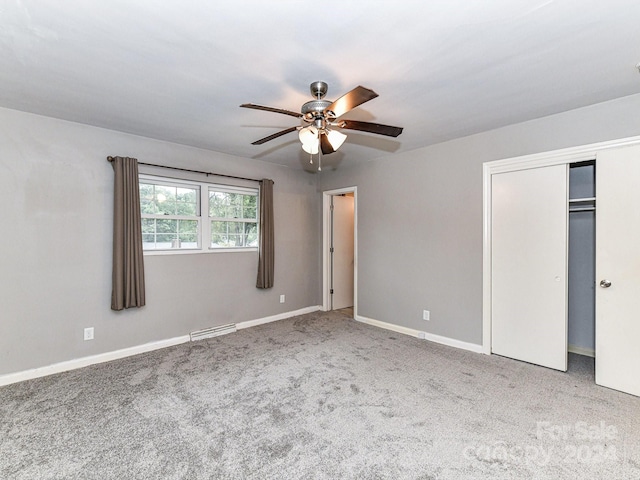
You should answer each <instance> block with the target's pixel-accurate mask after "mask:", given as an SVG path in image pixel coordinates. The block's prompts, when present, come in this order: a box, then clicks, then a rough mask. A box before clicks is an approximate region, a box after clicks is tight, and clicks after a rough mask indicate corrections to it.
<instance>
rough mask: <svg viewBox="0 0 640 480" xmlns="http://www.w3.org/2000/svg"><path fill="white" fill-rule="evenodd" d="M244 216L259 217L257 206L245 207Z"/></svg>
mask: <svg viewBox="0 0 640 480" xmlns="http://www.w3.org/2000/svg"><path fill="white" fill-rule="evenodd" d="M242 218H251V219H254V218H257V217H256V207H244V214H243V216H242Z"/></svg>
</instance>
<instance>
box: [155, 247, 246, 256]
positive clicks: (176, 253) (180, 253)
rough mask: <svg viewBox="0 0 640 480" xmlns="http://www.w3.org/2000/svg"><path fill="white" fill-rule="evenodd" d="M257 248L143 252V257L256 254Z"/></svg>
mask: <svg viewBox="0 0 640 480" xmlns="http://www.w3.org/2000/svg"><path fill="white" fill-rule="evenodd" d="M257 251H258V247H247V248H208V249H206V250H202V249H196V248H194V249H191V250H177V249H176V250H144V251H143V255H144V256H145V257H146V256H149V257H155V256H161V255H194V254H209V253H249V252H257Z"/></svg>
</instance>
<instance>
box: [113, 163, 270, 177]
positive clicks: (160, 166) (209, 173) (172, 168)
mask: <svg viewBox="0 0 640 480" xmlns="http://www.w3.org/2000/svg"><path fill="white" fill-rule="evenodd" d="M113 159H114V157H107V160H108V161H109V162H112V161H113ZM138 165H146V166H147V167H158V168H169V169H171V170H179V171H181V172H190V173H200V174H203V175H206V176H207V177H208V176H209V175H213V176H215V177H224V178H235V179H236V180H248V181H250V182H260V180H257V179H255V178H248V177H237V176H235V175H225V174H223V173H213V172H203V171H201V170H190V169H188V168H180V167H167V166H166V165H156V164H154V163H145V162H138Z"/></svg>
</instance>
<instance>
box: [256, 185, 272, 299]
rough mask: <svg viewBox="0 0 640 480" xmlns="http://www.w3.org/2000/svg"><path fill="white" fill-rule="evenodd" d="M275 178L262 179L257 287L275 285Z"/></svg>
mask: <svg viewBox="0 0 640 480" xmlns="http://www.w3.org/2000/svg"><path fill="white" fill-rule="evenodd" d="M273 239H274V235H273V180H268V179H266V178H265V179H263V180H260V252H259V253H258V281H257V282H256V287H258V288H271V287H273V266H274V241H273Z"/></svg>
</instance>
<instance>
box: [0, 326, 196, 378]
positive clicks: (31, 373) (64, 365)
mask: <svg viewBox="0 0 640 480" xmlns="http://www.w3.org/2000/svg"><path fill="white" fill-rule="evenodd" d="M189 340H190V337H189V335H183V336H181V337H175V338H169V339H167V340H160V341H158V342H151V343H145V344H143V345H136V346H135V347H129V348H123V349H121V350H114V351H112V352H106V353H100V354H98V355H91V356H89V357H82V358H76V359H74V360H67V361H65V362H60V363H54V364H53V365H47V366H46V367H38V368H32V369H31V370H24V371H22V372H16V373H9V374H6V375H0V387H1V386H3V385H9V384H11V383H17V382H23V381H25V380H31V379H33V378H40V377H46V376H47V375H53V374H55V373H62V372H67V371H69V370H75V369H77V368H82V367H88V366H89V365H94V364H96V363H104V362H110V361H111V360H118V359H119V358H124V357H130V356H132V355H138V354H139V353H146V352H151V351H153V350H159V349H161V348H166V347H172V346H173V345H179V344H181V343H186V342H188V341H189Z"/></svg>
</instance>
